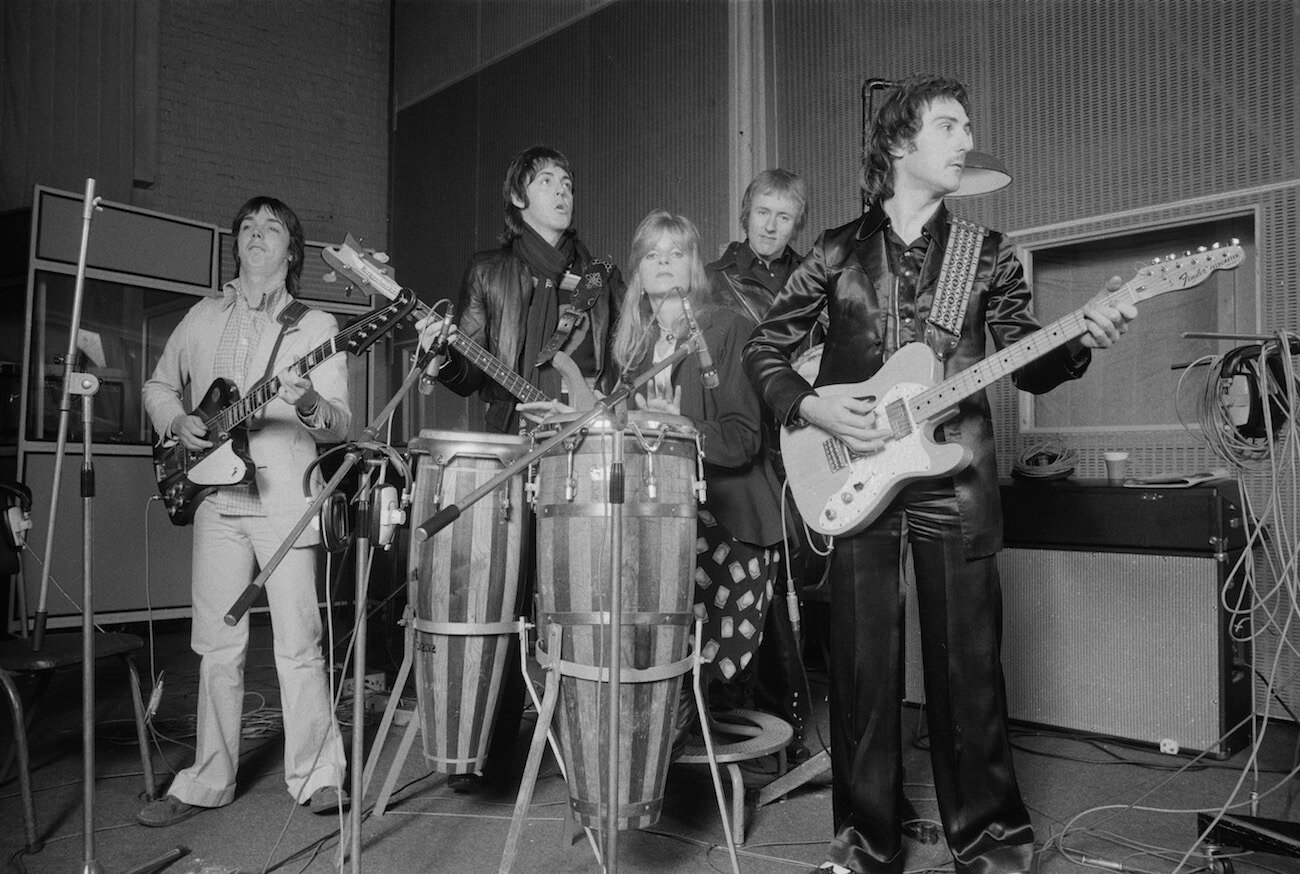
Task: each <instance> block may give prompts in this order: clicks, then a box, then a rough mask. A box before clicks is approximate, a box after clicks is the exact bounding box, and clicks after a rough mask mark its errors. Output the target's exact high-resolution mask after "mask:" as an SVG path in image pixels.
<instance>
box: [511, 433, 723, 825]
mask: <svg viewBox="0 0 1300 874" xmlns="http://www.w3.org/2000/svg"><path fill="white" fill-rule="evenodd" d="M556 418H557V419H558V420H559V421H558V423H552V422H548V423H547V424H546V425H544V426H542V427H541V428H539V429H538V430H537V431H536V432H534V435H533V436H534V439H535V440H537V441H539V442H540V441H542V440H545V439H546V438H547V437H548V436H549V435H550V434H554V433H555V432H556V431H558V430H559V427H560V426H562V425H563V424H564V423H565V422H568V421H572V418H573V417H572V416H571V415H570V416H560V417H556ZM624 433H625V435H626V436H625V440H624V470H625V483H626V484H625V504H624V530H623V567H622V573H621V574H620V576H621V578H622V585H623V589H622V611H623V612H622V616H621V619H622V623H623V626H624V627H623V630H622V647H621V650H622V671H621V672H620V677H621V683H622V685H621V687H620V699H621V700H620V701H619V707H620V708H621V710H620V716H619V718H620V721H621V726H622V728H621V731H620V733H621V734H622V737H620V738H617V744H618V745H617V749H616V752H617V754H618V755H619V762H620V774H621V776H620V777H619V792H620V797H619V811H618V822H619V828H620V829H623V828H644V827H646V826H649V825H653V824H654V823H655V822H657V821H658V820H659V813H660V810H661V809H662V807H663V794H664V780H665V778H666V776H667V773H668V760H669V753H670V752H671V747H672V740H673V725H674V723H675V720H676V716H677V703H678V693H679V692H680V689H681V682H682V675H683V674H684V673H686V672H688V671H689V670H690V661H689V659H688V643H689V632H690V626H691V623H692V621H693V615H692V613H691V597H692V595H691V591H692V590H691V574H692V569H693V567H694V562H695V513H696V496H695V492H694V490H695V488H696V486H697V484H698V483H699V481H700V472H701V470H702V465H701V460H700V451H699V441H698V438H697V434H696V431H695V429H694V428H693V427H692V426H691V423H690V420H689V419H685V418H683V417H681V416H671V415H664V414H647V413H640V412H632V413H630V414H629V423H628V427H627V429H626V430H625V432H624ZM613 439H614V432H613V429H612V427H611V425H610V423H609V422H608V421H607V420H597V421H596V422H594V423H592V425H591V426H590V427H588V428H587V429H585V430H584V431H580V432H579V433H578V434H577V435H575V436H574V437H572V438H569V439H568V440H566V441H565V442H564V444H563V445H562V446H561V447H559V448H557V449H555V450H552V451H551V452H550V453H548V454H547V455H546V456H544V457H543V458H542V459H541V460H540V461H539V462H538V463H537V465H536V472H535V483H536V488H537V494H536V499H535V500H536V516H537V585H538V597H539V609H538V617H537V625H538V630H539V637H540V638H541V639H542V640H543V641H545V640H546V636H547V629H548V627H549V626H550V625H552V624H558V625H560V626H561V627H562V628H563V634H562V643H561V652H560V654H559V658H560V663H559V665H558V666H557V665H556V664H555V659H556V654H555V653H545V652H544V651H543V650H542V649H541V648H540V647H539V652H538V658H539V660H541V661H543V663H544V664H549V665H551V666H552V667H553V668H556V667H558V669H559V670H560V672H561V676H560V706H559V708H558V714H559V715H558V717H557V721H558V723H559V725H558V730H559V731H558V733H559V740H560V747H561V749H562V752H563V756H564V760H565V761H564V764H565V771H566V774H567V777H568V783H569V803H570V806H571V807H572V808H573V811H574V813H575V815H576V817H577V819H578V820H579V821H580V822H581V823H583V824H584V825H587V826H591V827H595V828H602V827H603V826H604V824H605V822H606V816H605V811H606V805H607V799H606V795H607V793H608V790H607V787H606V786H605V784H606V775H607V765H606V762H607V761H608V759H607V756H608V755H609V752H610V751H609V746H608V739H607V738H606V737H605V735H606V733H607V731H606V730H607V719H606V707H607V706H608V701H609V697H608V696H609V683H608V679H607V678H608V670H609V658H608V654H609V649H608V628H607V627H606V622H607V616H608V614H607V612H606V611H607V604H608V599H609V594H610V578H611V572H610V555H609V531H610V527H609V526H610V522H611V516H610V512H611V505H610V503H609V499H608V491H607V486H608V482H609V469H610V462H611V461H612V460H613V446H612V444H613ZM602 669H603V670H604V677H605V678H606V679H605V680H602V679H601V678H600V677H601V670H602ZM656 677H657V678H656Z"/></svg>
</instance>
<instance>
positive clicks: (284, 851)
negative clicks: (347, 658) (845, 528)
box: [0, 622, 1300, 874]
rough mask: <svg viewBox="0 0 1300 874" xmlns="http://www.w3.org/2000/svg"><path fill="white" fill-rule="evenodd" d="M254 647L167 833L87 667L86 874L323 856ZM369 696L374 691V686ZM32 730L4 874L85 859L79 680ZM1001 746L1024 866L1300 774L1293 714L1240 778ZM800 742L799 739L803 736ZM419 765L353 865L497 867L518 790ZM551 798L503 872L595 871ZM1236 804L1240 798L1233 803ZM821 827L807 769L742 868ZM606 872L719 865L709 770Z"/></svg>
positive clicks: (297, 861)
mask: <svg viewBox="0 0 1300 874" xmlns="http://www.w3.org/2000/svg"><path fill="white" fill-rule="evenodd" d="M130 630H133V631H141V630H142V629H138V628H133V629H130ZM154 643H155V645H154V654H153V657H152V667H151V656H150V652H149V647H148V646H146V648H145V649H144V650H143V651H141V652H140V653H139V654H138V657H137V664H138V665H139V668H140V671H141V674H142V675H145V676H148V675H155V674H156V673H157V672H159V671H161V672H163V677H164V690H165V691H164V695H163V698H162V703H161V707H160V709H159V711H158V715H157V717H156V719H155V727H156V729H157V735H156V746H155V753H154V754H155V771H156V773H157V774H158V777H159V783H160V786H162V787H165V785H166V783H167V780H168V779H169V778H170V774H171V773H172V771H173V769H175V768H179V767H182V766H184V765H185V764H188V762H189V759H190V756H191V755H192V751H191V750H190V749H189V747H188V746H187V744H189V743H190V742H191V741H192V738H191V735H192V732H193V710H194V699H195V695H196V693H197V673H196V666H197V660H196V658H195V657H194V656H193V655H192V654H191V653H190V652H189V648H188V633H187V629H186V627H185V625H184V624H183V623H169V624H166V625H164V626H160V627H159V628H158V630H157V634H156V635H155V642H154ZM380 648H381V649H382V646H381V647H380ZM399 648H400V645H399ZM372 658H375V659H382V658H383V657H382V656H372ZM271 659H272V657H271V651H270V629H269V627H268V626H267V625H266V624H265V623H264V622H257V623H255V625H254V639H253V646H252V648H251V651H250V653H249V659H248V666H247V700H246V720H245V749H246V752H245V755H244V758H243V761H242V765H241V778H240V790H239V794H238V796H237V798H236V801H235V802H234V803H233V804H231V805H229V806H228V807H225V808H222V809H219V810H213V811H208V812H205V813H203V814H201V815H199V816H196V817H194V818H192V819H190V820H188V821H186V822H184V823H181V824H178V825H176V826H173V827H172V828H169V829H146V828H142V827H140V826H138V825H136V824H135V822H134V814H135V811H136V810H137V809H138V807H139V806H140V804H141V798H140V797H139V796H140V793H141V791H142V788H143V781H142V778H141V774H140V759H139V755H138V751H137V749H136V748H135V746H134V728H133V727H132V724H131V721H130V710H129V705H128V703H127V701H128V697H127V689H128V686H127V682H126V678H125V676H123V671H122V670H121V668H120V666H119V665H117V664H110V663H103V664H101V665H100V666H99V670H98V671H97V675H96V676H97V686H98V691H99V695H98V701H99V713H98V718H99V721H100V728H99V732H98V741H97V745H96V755H97V773H98V780H97V782H96V786H95V806H94V812H95V826H96V832H95V836H94V845H93V848H92V855H91V858H92V859H93V860H94V861H95V863H96V864H97V865H98V870H103V871H109V872H124V871H130V870H133V869H135V868H136V867H137V866H140V865H142V864H143V863H146V862H148V861H150V860H153V859H157V858H159V857H162V856H163V855H164V854H165V853H167V852H169V851H172V850H174V849H176V848H178V847H180V848H184V850H185V854H184V856H183V858H181V859H180V860H179V861H176V862H174V863H173V864H171V865H170V866H169V867H167V868H166V869H165V870H167V871H169V872H192V874H198V872H202V874H235V872H257V871H263V870H274V871H287V872H300V871H329V870H333V869H334V868H335V865H336V854H337V849H338V840H337V833H338V829H339V826H340V823H339V821H338V819H337V818H333V817H318V816H313V815H312V814H311V813H309V812H308V811H307V810H306V808H299V807H296V806H295V805H294V804H293V801H292V799H291V798H290V797H289V796H288V794H287V793H286V792H285V790H284V783H283V780H282V777H281V773H280V756H281V740H280V736H279V733H278V714H277V712H276V710H275V707H276V704H277V702H278V693H277V691H276V682H275V673H274V670H273V668H272V661H271ZM810 679H811V683H812V690H813V693H814V700H815V701H816V702H817V716H818V722H819V726H820V731H821V733H822V735H823V736H824V731H825V728H824V726H825V717H826V714H825V700H824V699H825V686H824V678H822V677H821V676H820V675H819V674H818V673H817V672H816V671H815V670H814V671H813V672H812V673H811V676H810ZM149 685H150V684H149V683H148V681H147V680H146V686H149ZM27 686H30V683H28V684H27ZM378 700H379V703H381V704H382V700H383V699H382V698H381V699H378ZM345 709H346V705H345ZM919 714H920V711H919V710H918V709H917V708H914V707H906V708H904V711H903V719H904V730H905V731H906V732H909V736H911V737H912V738H913V739H914V742H913V743H912V745H911V746H910V747H909V749H908V751H907V754H906V762H905V769H906V780H907V787H906V791H907V795H908V797H909V798H910V799H911V800H912V801H913V803H914V804H915V806H916V808H917V811H918V814H919V816H920V817H921V818H922V819H923V820H935V819H937V816H938V813H937V808H936V805H935V802H934V790H933V786H932V785H931V783H930V775H929V762H928V754H927V753H926V751H925V738H924V737H923V736H922V735H921V734H920V733H918V731H917V725H918V722H920V723H922V724H923V720H918V716H919ZM377 722H378V719H377V716H376V718H375V719H374V720H373V721H371V722H368V724H367V736H366V737H367V751H369V750H371V749H372V748H373V744H374V733H375V730H376V728H377ZM4 726H5V727H4V728H3V729H0V732H2V735H0V736H3V741H4V745H5V749H6V750H7V749H9V748H10V747H11V731H10V729H9V728H8V720H7V718H6V719H5V720H4ZM532 726H533V722H532V721H531V720H529V719H526V720H525V724H524V732H523V734H521V737H520V740H519V745H518V757H519V762H520V770H522V763H523V760H524V757H525V756H526V752H527V743H528V740H529V739H530V737H531V732H532ZM350 730H351V729H350V727H345V735H347V734H350ZM31 738H32V745H33V751H32V755H33V775H32V777H33V784H34V789H35V798H36V816H37V827H38V834H39V835H40V837H41V840H42V841H43V842H44V847H43V849H41V851H40V852H38V853H28V852H25V851H23V843H24V838H23V829H22V810H21V806H20V801H19V796H18V783H17V781H16V780H14V779H13V778H12V776H10V779H9V782H7V783H5V784H4V786H3V787H0V821H3V822H4V823H5V824H6V826H7V828H6V829H5V831H4V833H3V834H2V835H0V853H2V854H3V858H4V859H5V860H6V864H7V866H8V868H9V870H27V871H50V872H64V871H75V870H84V869H85V861H86V860H85V850H86V847H85V842H84V841H83V839H82V836H81V830H82V820H83V809H82V803H81V799H82V792H83V785H82V781H81V741H80V675H79V673H77V672H76V671H74V672H72V673H69V674H65V675H60V676H58V677H57V678H56V679H55V681H54V682H53V684H52V685H51V688H50V690H49V691H48V693H47V694H46V696H45V700H44V703H43V704H42V706H41V708H40V710H39V712H38V713H37V715H36V718H35V722H34V725H33V726H32V730H31ZM399 739H400V729H399V730H395V731H394V732H393V733H392V734H391V736H390V737H389V738H388V740H387V742H386V744H385V748H384V754H383V757H382V760H381V762H380V765H379V768H378V771H377V775H378V776H377V777H376V780H375V783H374V784H373V787H372V791H371V793H370V795H369V796H368V797H367V803H368V804H373V801H374V795H375V791H376V789H377V788H378V785H379V783H380V782H382V780H383V778H384V777H385V776H386V775H387V773H388V770H389V765H390V763H391V762H392V761H393V757H394V755H395V753H396V750H397V746H398V741H399ZM1014 740H1015V746H1016V768H1017V772H1018V775H1019V779H1020V784H1021V788H1022V791H1023V794H1024V797H1025V800H1026V802H1027V803H1028V804H1029V806H1030V809H1031V811H1032V813H1033V817H1034V824H1035V830H1036V834H1037V838H1038V843H1039V845H1040V846H1041V847H1042V848H1043V849H1042V851H1041V852H1040V854H1039V856H1038V859H1037V862H1038V868H1039V870H1040V871H1044V872H1049V874H1063V872H1066V871H1068V870H1071V869H1074V868H1076V867H1079V866H1080V864H1081V862H1080V859H1081V857H1086V858H1087V859H1088V860H1090V861H1091V865H1092V867H1095V868H1098V869H1101V870H1121V871H1130V872H1168V871H1173V870H1174V869H1175V867H1177V866H1178V865H1179V864H1180V863H1182V869H1183V870H1185V871H1192V870H1197V869H1204V868H1205V866H1206V864H1207V860H1206V858H1205V856H1204V854H1203V853H1202V852H1200V850H1199V849H1198V847H1197V837H1198V832H1197V826H1196V814H1195V812H1194V811H1196V810H1198V809H1203V810H1207V811H1210V812H1217V811H1218V810H1220V809H1222V808H1223V807H1224V805H1225V804H1228V803H1229V802H1230V801H1231V800H1232V799H1234V798H1235V799H1238V800H1241V799H1245V800H1247V801H1248V800H1249V798H1250V796H1251V793H1252V792H1256V791H1257V792H1258V793H1259V795H1260V798H1259V802H1258V810H1259V813H1260V814H1261V815H1264V816H1270V817H1276V818H1281V819H1290V820H1300V806H1298V805H1296V804H1293V803H1292V802H1293V799H1294V796H1296V795H1297V794H1300V783H1298V782H1297V781H1296V780H1294V779H1293V780H1290V781H1288V780H1286V779H1285V778H1286V775H1287V772H1288V771H1289V770H1290V769H1291V768H1292V767H1293V763H1294V761H1295V759H1294V752H1295V749H1296V745H1297V736H1296V730H1295V728H1294V726H1292V725H1290V724H1281V725H1274V726H1273V727H1272V728H1271V729H1270V730H1269V731H1268V732H1267V733H1266V735H1265V738H1264V742H1263V743H1262V744H1261V746H1260V750H1259V756H1258V764H1259V768H1260V770H1259V773H1258V776H1257V777H1256V776H1255V775H1254V774H1252V773H1245V772H1244V771H1243V769H1244V767H1245V765H1246V762H1247V760H1248V758H1249V755H1248V753H1249V751H1246V752H1242V753H1239V754H1237V755H1236V756H1235V757H1233V758H1232V759H1230V760H1228V761H1216V760H1213V759H1207V760H1203V761H1201V762H1198V763H1196V764H1194V765H1193V764H1191V762H1192V760H1191V757H1189V756H1186V755H1183V756H1167V755H1162V754H1160V753H1158V752H1155V751H1153V750H1151V749H1149V748H1140V747H1137V746H1134V745H1129V744H1123V743H1119V742H1115V741H1103V740H1096V739H1088V738H1082V737H1078V736H1075V735H1071V734H1068V733H1063V732H1053V731H1048V730H1042V729H1030V728H1027V727H1023V726H1017V728H1016V732H1015V738H1014ZM812 741H813V744H814V745H815V744H816V741H817V738H816V737H814V738H812ZM426 767H427V766H426V765H425V763H424V760H423V757H422V755H421V753H420V752H419V745H418V743H417V745H416V747H415V749H414V750H412V752H411V753H410V755H409V756H408V757H407V758H406V761H405V763H404V765H403V766H402V767H401V768H400V770H399V772H398V773H397V774H396V775H395V778H394V779H395V784H396V787H397V791H396V792H395V793H394V795H393V798H392V800H391V802H390V807H389V810H388V811H387V812H386V815H384V816H383V817H382V818H376V817H370V818H369V819H368V820H367V821H366V822H365V824H364V826H363V831H362V834H363V845H362V857H361V861H362V864H361V867H362V869H363V870H365V871H368V872H387V871H393V872H408V871H409V872H420V871H449V872H450V871H456V872H461V871H463V872H487V871H495V870H497V868H498V865H499V863H500V859H501V853H502V850H503V847H504V845H505V838H506V834H507V830H508V828H509V825H510V817H511V813H512V810H513V806H514V803H515V790H514V789H512V790H509V791H506V792H503V793H500V794H495V795H493V794H487V795H482V796H466V795H460V794H456V793H454V792H453V791H451V789H450V788H449V787H448V786H447V783H446V778H445V777H444V776H443V775H439V774H430V773H428V772H427V770H426ZM774 772H775V761H774V760H773V759H766V760H761V761H759V762H757V763H756V764H755V765H754V766H753V767H752V768H750V769H748V770H747V771H746V774H745V782H746V785H747V786H749V787H750V788H751V790H753V789H757V788H758V787H760V786H762V785H763V784H764V783H766V782H767V781H768V780H770V779H771V778H772V777H773V776H774ZM567 810H568V804H567V792H566V789H565V786H564V783H563V782H562V780H561V779H560V778H559V775H558V772H557V769H556V766H555V763H554V761H553V760H552V759H551V758H550V757H549V756H548V757H547V759H546V761H545V763H544V765H543V768H542V775H541V779H540V780H539V782H538V784H537V787H536V791H535V792H534V795H533V801H532V806H531V808H530V818H529V820H528V822H527V824H526V826H525V828H524V831H523V837H522V841H521V844H520V854H519V857H518V864H517V865H516V868H515V870H517V871H526V872H569V871H581V872H589V871H597V870H598V867H597V866H596V864H595V862H594V860H593V853H592V850H591V848H590V846H589V845H588V842H587V839H586V837H585V835H584V833H583V832H582V831H581V830H579V829H576V828H575V827H574V826H573V825H572V823H571V822H570V821H569V819H568V817H567ZM1239 812H1249V811H1248V810H1246V809H1245V808H1241V809H1239ZM924 828H925V827H924V826H922V830H924ZM829 830H830V795H829V774H823V775H822V776H820V777H818V778H816V779H814V780H812V781H811V782H809V783H808V784H806V785H805V786H803V787H802V788H800V789H798V790H796V791H794V792H793V793H791V794H790V795H789V796H788V797H787V799H786V800H784V801H781V802H778V803H774V804H771V805H767V806H764V807H761V808H758V809H757V810H751V812H750V816H749V820H748V833H747V835H746V837H747V841H746V843H745V845H744V846H742V847H740V848H738V861H739V866H740V869H741V870H742V871H747V872H800V871H807V870H809V869H810V868H811V867H812V866H813V865H815V864H816V863H818V862H820V861H821V859H822V858H823V853H824V850H825V846H826V841H827V840H828V838H829ZM1188 853H1190V856H1189V857H1188V858H1187V859H1186V860H1185V861H1184V860H1183V856H1184V855H1185V854H1188ZM1232 861H1233V866H1234V867H1235V868H1237V869H1240V870H1243V871H1244V870H1268V871H1281V872H1300V862H1297V861H1296V860H1292V859H1289V858H1287V857H1284V856H1280V855H1273V854H1256V855H1252V856H1241V857H1236V858H1234V859H1233V860H1232ZM618 869H619V870H621V871H627V872H640V871H664V872H710V871H727V870H730V860H729V858H728V853H727V851H726V848H725V846H724V841H723V833H722V829H721V825H720V819H719V815H718V809H717V806H716V802H715V800H714V792H713V787H712V784H711V782H710V780H709V773H708V769H707V768H705V767H699V766H684V765H678V766H674V767H673V768H672V769H670V773H669V779H668V786H667V792H666V797H665V801H664V813H663V816H662V818H661V820H660V822H659V823H658V824H657V825H656V826H654V827H653V828H651V829H647V830H645V831H633V832H623V833H620V837H619V852H618ZM906 869H907V870H908V871H924V870H950V869H951V859H950V857H949V856H948V853H947V851H946V849H945V846H944V843H943V841H942V840H941V839H939V840H937V842H934V843H922V842H920V841H917V840H909V841H908V845H907V857H906ZM1219 870H1220V871H1221V870H1222V868H1221V867H1220V869H1219Z"/></svg>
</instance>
